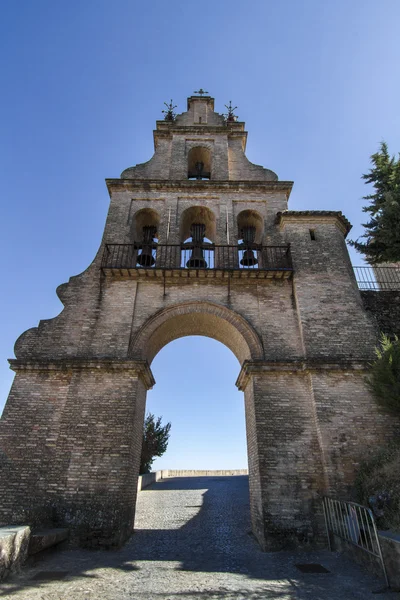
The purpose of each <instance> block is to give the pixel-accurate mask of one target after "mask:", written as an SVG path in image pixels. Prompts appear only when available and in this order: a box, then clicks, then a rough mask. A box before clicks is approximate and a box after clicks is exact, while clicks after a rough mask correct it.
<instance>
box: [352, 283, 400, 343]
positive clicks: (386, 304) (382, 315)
mask: <svg viewBox="0 0 400 600" xmlns="http://www.w3.org/2000/svg"><path fill="white" fill-rule="evenodd" d="M361 297H362V301H363V303H364V306H365V309H366V311H367V313H369V314H370V315H372V316H373V320H374V322H375V324H376V327H377V329H379V331H381V332H382V333H385V334H386V335H397V336H400V293H399V292H395V291H386V290H385V291H363V292H361Z"/></svg>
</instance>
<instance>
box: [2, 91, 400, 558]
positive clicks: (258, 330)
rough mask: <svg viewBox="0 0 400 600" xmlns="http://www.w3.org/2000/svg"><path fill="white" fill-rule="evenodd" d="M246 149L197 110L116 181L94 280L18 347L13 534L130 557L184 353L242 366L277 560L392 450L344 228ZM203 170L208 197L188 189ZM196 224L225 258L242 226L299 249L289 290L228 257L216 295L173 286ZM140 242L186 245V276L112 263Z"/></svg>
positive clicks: (9, 420)
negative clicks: (188, 346)
mask: <svg viewBox="0 0 400 600" xmlns="http://www.w3.org/2000/svg"><path fill="white" fill-rule="evenodd" d="M246 136H247V134H246V132H245V130H244V123H240V122H236V121H235V122H232V123H226V122H225V121H224V119H223V118H222V116H221V115H218V114H217V113H215V112H214V101H213V99H212V98H208V97H202V98H201V97H192V98H189V100H188V112H186V113H183V114H182V115H179V116H178V117H177V119H176V121H172V122H166V121H159V122H157V129H156V131H155V132H154V141H155V154H154V156H153V158H152V159H151V160H150V161H148V162H147V163H143V164H141V165H137V166H135V167H131V168H129V169H126V170H125V171H124V172H123V173H122V177H121V179H109V180H107V186H108V189H109V193H110V198H111V202H110V209H109V213H108V217H107V221H106V224H105V230H104V235H103V240H102V243H101V246H100V248H99V251H98V253H97V255H96V257H95V259H94V261H93V263H92V264H91V265H90V266H89V267H88V269H87V270H86V271H85V272H84V273H82V274H81V275H78V276H76V277H72V278H71V279H70V281H69V282H68V283H64V284H62V285H60V286H59V288H58V289H57V293H58V295H59V297H60V299H61V301H62V302H63V304H64V309H63V311H62V312H61V313H60V315H59V316H57V317H56V318H54V319H50V320H46V321H41V322H40V323H39V326H38V327H36V328H33V329H30V330H28V331H27V332H25V333H24V334H23V335H22V336H21V337H20V338H19V339H18V340H17V342H16V345H15V354H16V359H15V360H12V361H11V368H13V369H14V370H15V372H16V376H15V380H14V384H13V387H12V390H11V393H10V396H9V399H8V402H7V405H6V408H5V411H4V415H3V418H2V420H1V421H0V448H1V455H0V461H1V487H0V506H1V508H0V518H1V522H3V523H4V524H11V523H13V524H14V523H15V524H16V523H25V522H28V523H31V524H34V525H36V524H41V525H58V526H61V525H63V526H68V527H70V528H71V530H72V540H73V541H76V542H77V543H80V544H83V545H88V546H118V545H120V544H122V543H123V542H124V541H125V540H126V539H127V537H128V536H129V535H130V533H131V532H132V528H133V519H134V512H135V501H136V490H137V475H138V468H139V459H140V449H141V440H142V426H143V418H144V411H145V401H146V392H147V389H149V388H151V387H152V385H153V384H154V380H153V376H152V373H151V370H150V366H149V365H150V364H151V361H152V360H153V358H154V356H155V355H156V354H157V353H158V352H159V350H160V349H161V348H162V347H164V346H165V345H166V344H168V343H169V342H170V341H172V340H174V339H177V338H179V337H183V336H187V335H205V336H209V337H212V338H214V339H216V340H219V341H220V342H222V343H223V344H225V345H226V346H227V347H228V348H230V349H231V350H232V352H233V353H234V354H235V356H236V357H237V359H238V372H239V371H240V373H239V376H238V380H237V385H238V387H239V389H241V390H243V391H244V397H245V411H246V429H247V446H248V457H249V480H250V504H251V518H252V524H253V530H254V533H255V535H256V536H257V539H258V540H259V542H260V544H261V546H262V547H263V548H265V549H271V548H284V547H287V546H288V545H295V544H310V543H314V542H316V543H317V542H318V540H319V539H320V538H321V532H322V529H321V514H320V510H321V509H320V507H321V503H320V500H321V495H322V494H323V493H326V492H330V493H332V494H335V493H337V494H339V493H340V494H343V493H346V492H347V491H348V489H349V488H350V486H351V484H352V482H353V478H354V470H355V468H356V467H357V464H358V462H359V460H360V458H361V457H362V456H363V454H364V453H365V452H366V451H367V449H368V447H372V446H374V445H376V444H377V443H379V442H380V441H381V440H382V439H384V438H386V437H387V436H388V435H390V432H391V430H392V428H393V423H392V421H391V420H390V419H388V418H387V417H386V416H385V415H383V414H380V413H379V412H378V411H377V409H376V407H375V404H374V401H373V399H372V398H371V397H370V395H369V393H368V391H367V389H366V386H365V383H364V376H365V371H366V369H367V365H368V362H369V361H370V360H371V357H372V356H373V350H374V346H375V344H376V339H377V335H378V328H377V325H376V322H375V320H374V317H373V315H372V313H376V312H377V311H376V310H375V309H372V308H371V306H370V305H368V308H369V310H365V308H364V304H363V301H362V299H361V296H360V293H359V291H358V288H357V285H356V281H355V279H354V275H353V271H352V268H351V264H350V261H349V257H348V253H347V249H346V244H345V236H346V234H347V231H348V229H349V224H348V222H347V221H346V219H345V218H344V217H343V216H342V215H341V213H338V212H332V211H311V212H307V211H302V212H293V211H288V210H287V201H288V197H289V194H290V191H291V187H292V184H291V182H284V181H283V182H282V181H278V179H277V176H276V175H275V173H273V172H272V171H270V170H268V169H264V168H263V167H261V166H258V165H253V164H251V163H250V162H249V161H248V159H247V158H246V156H245V154H244V150H245V145H246ZM192 157H195V158H192ZM196 157H197V158H196ZM190 161H192V162H190ZM194 161H197V163H196V162H194ZM200 162H201V164H202V165H203V167H201V168H204V169H205V170H206V171H207V173H209V174H210V179H209V180H202V179H194V180H193V179H189V178H188V177H189V176H190V174H191V172H192V170H193V169H194V168H198V166H197V167H196V164H197V165H198V164H199V163H200ZM194 223H200V224H201V225H203V226H204V228H205V235H206V237H207V238H208V239H209V240H210V241H211V242H212V243H213V244H216V245H231V246H237V244H238V242H239V240H240V239H242V237H243V236H242V233H241V229H242V227H243V226H250V227H252V228H253V230H254V236H255V238H254V240H255V243H256V244H259V245H263V246H284V247H285V246H286V245H287V244H290V249H291V256H292V261H293V269H294V271H293V277H290V273H288V272H287V271H285V269H284V268H283V266H282V265H281V266H279V265H278V268H277V269H276V272H273V271H271V272H270V275H269V276H268V277H266V278H264V277H262V278H261V277H259V273H260V271H257V270H256V269H255V270H254V271H252V272H246V273H245V272H244V271H242V272H240V271H239V270H238V267H235V264H236V263H235V264H234V262H235V261H234V260H233V259H232V256H233V255H232V254H231V255H230V258H228V259H225V258H224V255H223V252H222V250H221V249H218V248H216V249H215V259H214V260H215V265H214V266H215V269H214V271H213V272H214V275H213V276H212V277H209V276H208V275H207V273H206V272H205V271H202V270H201V269H200V270H197V271H196V269H192V270H187V269H180V268H178V267H180V266H181V265H180V263H179V260H180V249H181V244H182V243H184V242H185V240H186V239H188V238H189V236H190V235H191V234H190V226H191V225H192V224H194ZM145 226H152V227H154V228H155V230H157V236H156V238H157V243H158V246H157V247H158V248H160V247H161V246H162V245H165V244H168V245H176V247H177V248H178V249H179V259H178V263H177V264H175V265H173V266H172V267H170V268H168V269H167V268H165V267H163V268H161V267H162V265H161V267H160V265H159V264H158V263H156V265H155V266H154V267H153V268H143V269H140V268H137V266H136V259H135V261H134V262H133V263H132V265H131V267H130V268H126V267H123V266H121V264H115V265H114V266H113V267H112V268H111V267H110V266H107V264H108V263H107V264H106V263H103V262H102V261H103V257H106V259H107V256H109V254H108V253H109V252H110V250H109V248H110V246H109V245H110V244H133V243H134V242H140V241H141V240H142V237H141V236H142V235H143V227H145ZM132 248H133V246H132ZM135 252H136V250H135ZM157 252H158V250H157ZM236 252H237V250H236ZM157 256H158V254H157ZM157 260H158V259H157ZM225 260H226V261H227V262H224V261H225ZM235 260H236V262H237V259H235ZM105 264H106V267H105V266H104V265H105ZM266 264H267V263H266ZM285 264H286V263H285ZM264 266H265V265H264ZM235 269H236V271H235ZM396 302H397V303H398V299H397V300H396ZM385 314H386V313H385ZM384 318H385V323H387V325H385V327H390V319H391V316H390V314H389V313H388V315H387V316H385V317H384ZM205 376H206V374H205ZM176 385H179V381H177V382H176ZM171 466H173V465H171Z"/></svg>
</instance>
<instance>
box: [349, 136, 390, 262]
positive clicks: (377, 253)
mask: <svg viewBox="0 0 400 600" xmlns="http://www.w3.org/2000/svg"><path fill="white" fill-rule="evenodd" d="M371 162H372V164H373V167H372V169H370V171H369V173H366V174H365V175H363V176H362V178H363V179H364V180H365V183H372V185H373V187H374V193H373V194H368V195H367V196H364V197H363V199H364V200H369V201H370V203H369V204H368V205H367V206H364V207H363V212H366V213H369V215H370V220H369V221H368V223H363V227H365V229H366V231H365V233H364V234H363V235H362V236H361V237H362V238H365V239H366V241H365V242H362V241H359V240H356V241H354V240H350V241H349V244H350V245H351V246H353V247H354V248H356V250H358V251H359V252H361V253H362V254H365V257H366V260H367V261H368V262H369V263H370V264H372V265H376V264H379V263H382V262H398V261H400V156H399V158H398V159H397V160H396V158H395V157H394V156H392V157H391V156H390V155H389V152H388V147H387V144H386V143H385V142H382V143H381V146H380V151H379V152H376V153H375V154H373V155H372V156H371Z"/></svg>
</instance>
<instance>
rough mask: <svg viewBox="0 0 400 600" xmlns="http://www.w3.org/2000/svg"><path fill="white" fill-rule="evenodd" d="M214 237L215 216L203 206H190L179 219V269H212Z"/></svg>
mask: <svg viewBox="0 0 400 600" xmlns="http://www.w3.org/2000/svg"><path fill="white" fill-rule="evenodd" d="M215 236H216V219H215V214H214V213H213V212H212V210H210V209H209V208H207V207H205V206H191V207H190V208H187V209H186V210H185V211H184V212H183V213H182V217H181V224H180V239H181V243H182V254H181V267H188V268H197V269H198V268H204V269H205V268H209V269H211V268H213V267H214V246H213V243H214V242H215Z"/></svg>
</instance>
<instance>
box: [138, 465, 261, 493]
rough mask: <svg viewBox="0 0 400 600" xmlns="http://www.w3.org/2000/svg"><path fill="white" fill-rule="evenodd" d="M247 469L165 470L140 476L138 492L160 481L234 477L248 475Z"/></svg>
mask: <svg viewBox="0 0 400 600" xmlns="http://www.w3.org/2000/svg"><path fill="white" fill-rule="evenodd" d="M248 474H249V472H248V470H247V469H231V470H222V471H218V470H216V471H195V470H192V471H191V470H188V471H182V470H171V469H164V470H163V471H155V472H154V473H147V474H146V475H140V476H139V479H138V492H140V491H141V490H143V489H144V488H146V487H148V486H149V485H151V484H152V483H155V482H156V481H159V480H160V479H168V477H220V476H222V477H226V476H232V475H248Z"/></svg>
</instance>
